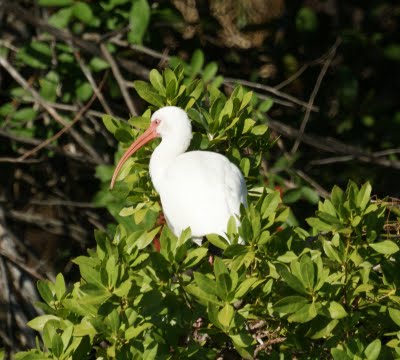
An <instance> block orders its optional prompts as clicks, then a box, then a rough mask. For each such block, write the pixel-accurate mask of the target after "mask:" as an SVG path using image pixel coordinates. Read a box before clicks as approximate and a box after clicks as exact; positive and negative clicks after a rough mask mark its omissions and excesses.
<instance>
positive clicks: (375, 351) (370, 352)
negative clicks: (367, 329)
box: [364, 339, 382, 360]
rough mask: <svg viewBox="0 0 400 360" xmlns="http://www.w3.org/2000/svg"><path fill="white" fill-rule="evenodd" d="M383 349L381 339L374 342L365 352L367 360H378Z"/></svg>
mask: <svg viewBox="0 0 400 360" xmlns="http://www.w3.org/2000/svg"><path fill="white" fill-rule="evenodd" d="M381 347H382V344H381V341H380V340H379V339H375V340H374V341H372V342H371V343H370V344H369V345H368V346H367V348H366V349H365V351H364V355H365V356H366V358H367V360H376V359H377V358H378V356H379V354H380V352H381Z"/></svg>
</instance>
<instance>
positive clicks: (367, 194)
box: [356, 183, 372, 210]
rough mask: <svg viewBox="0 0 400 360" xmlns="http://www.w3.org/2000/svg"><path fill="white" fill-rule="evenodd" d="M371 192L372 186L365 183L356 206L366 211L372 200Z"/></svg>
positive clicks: (358, 195)
mask: <svg viewBox="0 0 400 360" xmlns="http://www.w3.org/2000/svg"><path fill="white" fill-rule="evenodd" d="M371 191H372V187H371V184H370V183H365V184H364V185H363V186H362V187H361V189H360V191H359V193H358V194H357V198H356V204H357V206H358V207H359V208H360V209H361V210H364V209H365V208H366V207H367V205H368V202H369V200H370V198H371Z"/></svg>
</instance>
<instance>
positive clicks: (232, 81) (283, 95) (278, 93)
mask: <svg viewBox="0 0 400 360" xmlns="http://www.w3.org/2000/svg"><path fill="white" fill-rule="evenodd" d="M224 83H227V84H228V85H231V84H241V85H244V86H248V87H251V88H253V89H258V90H263V91H266V92H268V93H270V94H273V95H275V96H277V97H279V98H282V99H286V100H288V101H290V102H291V103H293V104H296V105H299V106H302V107H304V108H306V109H310V111H316V112H317V111H319V109H318V107H316V106H314V105H310V104H309V103H306V102H304V101H302V100H299V99H297V98H296V97H294V96H292V95H288V94H286V93H284V92H282V91H279V90H277V89H275V88H274V87H272V86H268V85H264V84H259V83H255V82H252V81H247V80H241V79H235V78H225V79H224Z"/></svg>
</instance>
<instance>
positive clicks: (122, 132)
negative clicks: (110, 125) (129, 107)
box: [114, 128, 134, 143]
mask: <svg viewBox="0 0 400 360" xmlns="http://www.w3.org/2000/svg"><path fill="white" fill-rule="evenodd" d="M114 136H115V138H116V139H117V140H118V141H119V142H123V143H131V142H132V141H133V140H134V138H133V136H132V134H131V133H130V132H129V131H128V130H126V129H122V128H119V129H116V130H115V134H114Z"/></svg>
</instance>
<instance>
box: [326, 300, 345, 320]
mask: <svg viewBox="0 0 400 360" xmlns="http://www.w3.org/2000/svg"><path fill="white" fill-rule="evenodd" d="M328 311H329V314H330V316H331V318H332V319H342V318H344V317H346V316H347V312H346V310H345V309H344V307H343V306H342V305H340V304H339V303H338V302H336V301H331V302H330V303H329V306H328Z"/></svg>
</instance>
